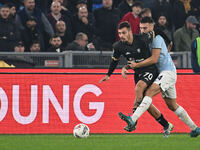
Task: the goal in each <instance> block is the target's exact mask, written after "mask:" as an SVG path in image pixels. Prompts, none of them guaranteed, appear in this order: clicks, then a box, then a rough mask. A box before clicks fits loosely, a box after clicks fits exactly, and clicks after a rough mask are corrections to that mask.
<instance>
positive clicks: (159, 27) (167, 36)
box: [154, 13, 173, 51]
mask: <svg viewBox="0 0 200 150" xmlns="http://www.w3.org/2000/svg"><path fill="white" fill-rule="evenodd" d="M154 30H155V31H156V32H157V34H160V35H161V36H162V37H163V39H164V40H165V43H166V45H167V47H168V51H171V48H172V44H173V43H172V40H173V39H172V38H173V33H172V30H171V28H170V27H169V25H168V20H167V16H166V15H165V14H164V13H161V14H160V15H159V16H158V19H157V21H156V24H155V27H154Z"/></svg>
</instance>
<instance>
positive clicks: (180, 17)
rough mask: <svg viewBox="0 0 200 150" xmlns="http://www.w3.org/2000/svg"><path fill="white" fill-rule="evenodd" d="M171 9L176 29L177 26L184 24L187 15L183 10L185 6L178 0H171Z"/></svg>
mask: <svg viewBox="0 0 200 150" xmlns="http://www.w3.org/2000/svg"><path fill="white" fill-rule="evenodd" d="M172 10H173V11H172V13H173V17H172V18H173V25H174V27H175V30H177V29H178V28H181V27H182V26H183V25H184V23H185V19H186V17H187V15H186V12H185V7H184V5H183V3H182V2H181V1H180V0H173V9H172ZM170 11H171V10H170Z"/></svg>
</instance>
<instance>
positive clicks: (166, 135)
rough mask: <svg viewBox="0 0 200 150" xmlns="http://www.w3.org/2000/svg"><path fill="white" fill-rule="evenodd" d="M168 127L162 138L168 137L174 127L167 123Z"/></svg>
mask: <svg viewBox="0 0 200 150" xmlns="http://www.w3.org/2000/svg"><path fill="white" fill-rule="evenodd" d="M168 124H169V126H168V128H167V129H164V137H165V138H166V137H168V136H169V135H170V132H171V131H172V130H173V129H174V125H173V124H171V123H170V122H168Z"/></svg>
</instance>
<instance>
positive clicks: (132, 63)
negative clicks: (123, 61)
mask: <svg viewBox="0 0 200 150" xmlns="http://www.w3.org/2000/svg"><path fill="white" fill-rule="evenodd" d="M128 65H129V66H130V67H131V68H132V69H134V68H136V66H137V63H136V62H134V61H128Z"/></svg>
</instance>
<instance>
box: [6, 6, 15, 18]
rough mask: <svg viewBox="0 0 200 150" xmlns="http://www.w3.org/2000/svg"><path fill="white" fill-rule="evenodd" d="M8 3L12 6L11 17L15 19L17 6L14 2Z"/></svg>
mask: <svg viewBox="0 0 200 150" xmlns="http://www.w3.org/2000/svg"><path fill="white" fill-rule="evenodd" d="M7 5H8V7H9V8H10V18H11V19H12V20H13V21H15V17H16V11H17V8H16V6H15V5H14V4H13V3H8V4H7Z"/></svg>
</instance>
